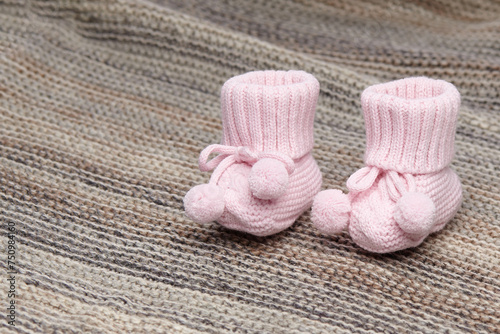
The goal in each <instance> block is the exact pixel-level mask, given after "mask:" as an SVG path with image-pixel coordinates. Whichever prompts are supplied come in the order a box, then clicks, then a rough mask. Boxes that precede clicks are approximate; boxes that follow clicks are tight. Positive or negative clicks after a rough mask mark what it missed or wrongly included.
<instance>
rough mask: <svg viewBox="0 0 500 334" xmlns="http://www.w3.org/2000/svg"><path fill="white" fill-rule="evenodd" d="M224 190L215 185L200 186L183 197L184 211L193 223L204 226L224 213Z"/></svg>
mask: <svg viewBox="0 0 500 334" xmlns="http://www.w3.org/2000/svg"><path fill="white" fill-rule="evenodd" d="M224 207H225V204H224V189H222V188H221V187H219V186H217V185H215V184H200V185H198V186H195V187H193V188H192V189H191V190H189V191H188V192H187V194H186V196H184V209H185V210H186V214H187V216H188V217H189V218H191V219H192V220H193V221H195V222H197V223H200V224H206V223H210V222H211V221H214V220H217V219H218V218H219V217H220V216H222V213H223V212H224Z"/></svg>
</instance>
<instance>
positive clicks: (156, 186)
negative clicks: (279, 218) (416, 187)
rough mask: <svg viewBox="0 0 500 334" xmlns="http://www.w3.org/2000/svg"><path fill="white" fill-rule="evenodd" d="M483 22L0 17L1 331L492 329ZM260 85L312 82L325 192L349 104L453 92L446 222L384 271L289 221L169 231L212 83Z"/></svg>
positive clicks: (352, 6)
mask: <svg viewBox="0 0 500 334" xmlns="http://www.w3.org/2000/svg"><path fill="white" fill-rule="evenodd" d="M499 18H500V3H499V2H498V1H494V0H479V1H476V0H463V1H453V0H442V1H399V0H391V1H385V0H371V1H365V0H352V1H351V0H349V1H347V0H338V1H334V0H296V1H285V0H276V1H274V0H273V1H265V0H258V1H215V0H203V1H202V0H171V1H169V0H162V1H160V0H158V1H156V2H146V1H133V0H105V1H97V0H96V1H69V0H67V1H61V0H58V1H57V0H50V1H41V0H40V1H35V0H32V1H30V0H26V1H24V2H23V1H20V0H0V117H1V120H0V207H1V210H0V215H1V218H0V221H1V231H2V234H1V239H0V243H1V247H0V249H1V251H0V254H1V261H0V265H1V267H2V276H1V277H2V279H1V284H0V286H1V289H0V290H1V291H2V293H1V299H2V311H1V313H2V314H3V316H2V317H1V325H0V326H1V328H2V332H7V331H8V330H13V331H14V332H19V333H35V332H36V333H199V332H206V333H287V334H291V333H341V332H345V333H368V332H370V333H375V332H376V333H379V332H384V333H419V332H425V333H444V332H447V333H493V332H497V333H498V332H499V331H500V265H499V264H500V263H499V262H500V195H499V194H500V172H499V171H500V42H499V41H500V19H499ZM263 69H280V70H289V69H298V70H304V71H307V72H310V73H312V74H313V75H314V76H315V77H316V78H317V79H318V80H319V82H320V84H321V92H320V97H319V104H318V108H317V113H316V119H315V147H314V150H313V155H314V157H315V159H316V160H317V162H318V164H319V166H320V168H321V172H322V174H323V189H328V188H337V189H341V190H344V191H345V190H346V188H345V181H346V180H347V178H348V177H349V176H350V175H351V174H352V173H353V172H355V171H356V170H358V169H359V168H361V167H362V166H363V160H362V159H363V152H364V148H365V139H364V138H365V133H364V122H363V116H362V112H361V106H360V93H361V92H362V91H363V89H365V88H366V87H368V86H369V85H372V84H375V83H379V82H385V81H389V80H395V79H399V78H403V77H408V76H420V75H422V76H428V77H432V78H436V79H444V80H447V81H449V82H451V83H453V84H454V85H455V86H456V87H457V88H458V89H459V91H460V93H461V94H462V107H461V109H460V115H459V121H458V129H457V136H456V145H455V148H456V153H455V157H454V160H453V163H452V167H453V169H454V170H455V171H456V172H457V174H458V175H459V176H460V178H461V179H462V183H463V189H464V202H463V206H462V208H461V209H460V211H459V212H458V214H457V215H456V217H455V218H454V219H453V220H452V221H451V222H450V223H449V224H448V225H447V226H446V227H445V228H444V229H443V230H442V231H441V232H439V233H435V234H432V235H431V236H429V237H428V238H427V239H426V241H425V242H424V243H423V244H422V245H421V246H419V247H417V248H413V249H408V250H405V251H400V252H396V253H391V254H385V255H378V254H372V253H369V252H367V251H364V250H363V249H361V248H359V247H358V246H356V245H355V244H354V243H353V242H352V240H351V238H350V237H349V235H348V234H347V233H343V234H340V235H338V236H333V237H332V236H325V235H322V234H321V233H319V232H318V231H317V230H315V229H314V228H313V227H312V224H311V221H310V213H309V211H307V212H306V213H305V214H303V215H302V216H301V217H300V218H299V219H298V220H297V221H296V222H295V224H294V225H293V226H292V227H291V228H289V229H287V230H285V231H284V232H281V233H279V234H277V235H273V236H270V237H254V236H251V235H247V234H244V233H239V232H234V231H230V230H227V229H225V228H223V227H221V226H219V225H218V224H216V223H212V224H208V225H203V226H201V225H197V224H195V223H193V222H192V221H191V220H189V219H188V218H186V216H185V215H184V208H183V202H182V199H183V197H184V195H185V193H186V192H187V191H188V190H189V189H190V188H191V187H192V186H194V185H196V184H201V183H205V182H207V181H208V178H209V175H210V173H202V172H200V171H199V170H198V164H197V160H198V155H199V153H200V151H201V150H202V149H203V148H204V147H206V146H208V145H210V144H214V143H218V142H219V141H220V139H221V130H222V126H221V119H220V103H219V96H220V88H221V86H222V84H223V83H224V82H225V81H226V80H227V79H229V78H230V77H232V76H234V75H238V74H242V73H245V72H248V71H252V70H263Z"/></svg>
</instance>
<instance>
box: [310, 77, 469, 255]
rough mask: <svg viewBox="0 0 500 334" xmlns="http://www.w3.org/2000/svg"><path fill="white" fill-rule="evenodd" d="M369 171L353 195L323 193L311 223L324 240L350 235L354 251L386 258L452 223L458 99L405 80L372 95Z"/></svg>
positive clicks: (432, 83)
mask: <svg viewBox="0 0 500 334" xmlns="http://www.w3.org/2000/svg"><path fill="white" fill-rule="evenodd" d="M361 104H362V107H363V112H364V116H365V126H366V152H365V157H364V161H365V164H366V167H364V168H361V169H360V170H359V171H357V172H356V173H354V174H353V175H352V176H351V177H350V178H349V179H348V181H347V188H348V189H349V194H348V195H345V194H343V193H342V192H341V191H339V190H326V191H322V192H320V193H319V194H318V195H317V196H316V198H315V199H314V203H313V208H312V220H313V223H314V225H315V226H316V227H317V228H318V229H319V230H320V231H322V232H324V233H328V234H332V233H338V232H340V231H342V229H344V228H346V227H347V228H348V230H349V233H350V235H351V237H352V239H353V240H354V242H355V243H356V244H358V245H359V246H361V247H363V248H365V249H366V250H369V251H372V252H377V253H387V252H393V251H397V250H401V249H405V248H409V247H415V246H417V245H419V244H420V243H421V242H422V241H423V240H424V239H425V237H427V235H429V234H430V233H432V232H436V231H438V230H440V229H442V228H443V227H444V225H445V224H446V223H447V222H448V221H449V220H451V219H452V218H453V216H454V215H455V213H456V212H457V210H458V209H459V207H460V205H461V202H462V187H461V184H460V180H459V178H458V176H457V175H456V174H455V172H453V171H452V170H451V169H450V167H449V165H450V162H451V160H452V158H453V153H454V141H455V128H456V120H457V114H458V110H459V107H460V94H459V93H458V91H457V89H456V88H455V86H453V85H452V84H451V83H448V82H446V81H443V80H433V79H429V78H425V77H419V78H407V79H403V80H397V81H393V82H389V83H384V84H379V85H374V86H371V87H369V88H367V89H366V90H365V91H364V92H363V94H362V95H361Z"/></svg>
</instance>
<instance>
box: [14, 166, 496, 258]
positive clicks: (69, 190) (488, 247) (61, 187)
mask: <svg viewBox="0 0 500 334" xmlns="http://www.w3.org/2000/svg"><path fill="white" fill-rule="evenodd" d="M6 163H8V162H6ZM33 173H35V174H37V173H38V172H37V171H36V170H32V171H31V172H30V175H33ZM43 174H45V172H42V175H43ZM50 178H51V179H54V176H51V177H50ZM43 179H45V177H42V178H41V179H40V180H43ZM50 182H51V181H48V182H45V183H44V185H43V186H42V188H41V189H44V188H45V187H47V186H49V187H50ZM72 184H75V183H74V181H69V180H66V181H65V182H64V183H63V184H61V185H59V186H58V188H57V189H58V190H64V189H66V190H67V192H64V194H65V196H68V195H69V194H71V193H74V191H73V189H74V188H75V187H74V186H72ZM66 185H67V186H66ZM55 190H56V189H54V191H55ZM89 191H91V192H94V193H96V195H97V194H103V195H102V196H99V197H101V199H100V201H101V202H102V201H103V199H105V198H109V196H110V194H109V193H108V192H104V191H97V192H96V191H95V189H93V188H91V187H89ZM81 196H84V195H83V193H82V195H81ZM79 198H81V199H84V198H85V197H79ZM130 200H132V202H130ZM77 201H80V200H77ZM121 201H129V202H130V203H131V204H133V205H134V206H137V205H140V204H139V203H145V202H143V201H137V200H133V199H130V198H129V197H122V196H121V195H118V196H117V197H116V199H115V201H112V202H111V201H110V202H108V203H109V205H111V206H112V207H115V206H114V205H113V204H112V203H119V202H121ZM85 202H88V203H89V205H90V206H95V205H96V204H97V202H93V201H88V200H85ZM148 206H150V204H148ZM76 209H77V210H78V208H76ZM137 209H139V208H138V207H137ZM147 212H149V211H144V213H145V214H146V215H148V213H147ZM180 226H182V223H181V225H180ZM148 228H150V227H148ZM443 233H452V232H451V231H450V232H448V231H443V232H442V233H441V234H443ZM457 236H458V235H456V234H455V237H457ZM460 238H463V237H462V236H461V237H460ZM460 238H459V239H460ZM477 244H481V243H477ZM484 245H485V247H486V249H484V250H482V251H483V252H486V253H488V252H490V251H491V250H492V248H491V247H492V246H493V245H490V244H484ZM491 254H492V257H493V258H496V257H497V256H498V249H497V251H496V252H493V253H491ZM478 260H479V261H480V259H478ZM490 261H491V260H485V261H484V263H485V264H486V265H488V263H491V262H490Z"/></svg>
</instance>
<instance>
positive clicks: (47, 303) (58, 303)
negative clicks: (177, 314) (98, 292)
mask: <svg viewBox="0 0 500 334" xmlns="http://www.w3.org/2000/svg"><path fill="white" fill-rule="evenodd" d="M56 274H57V273H56ZM20 291H21V292H20V293H21V295H22V296H23V297H24V298H25V299H24V300H23V306H22V308H21V311H24V312H26V313H29V314H35V315H37V316H39V317H40V318H41V319H43V320H42V321H41V323H40V325H39V328H40V329H41V330H42V331H43V332H49V331H52V330H54V329H56V328H60V327H63V328H64V329H65V330H66V331H71V330H74V329H75V328H76V327H78V326H83V328H82V330H83V331H85V332H89V331H92V330H93V331H99V332H101V331H105V332H106V333H116V332H122V333H124V332H136V331H142V330H147V331H148V333H165V332H166V331H172V330H175V332H176V333H177V331H179V332H180V333H196V332H197V331H195V330H193V329H192V328H189V327H188V326H185V325H182V324H179V322H174V321H171V320H170V319H166V318H165V317H155V316H152V315H148V317H147V318H145V317H144V316H143V315H141V314H134V313H132V312H127V311H123V310H121V311H120V310H117V309H115V308H112V307H106V306H99V305H91V304H90V305H89V304H88V303H85V302H81V301H79V300H78V299H74V298H68V297H67V296H64V295H61V294H55V293H54V292H53V291H50V290H47V289H44V288H43V287H38V286H36V285H33V284H26V283H25V284H20ZM202 328H203V327H202V326H200V328H198V330H200V329H202ZM205 328H206V327H205Z"/></svg>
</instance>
